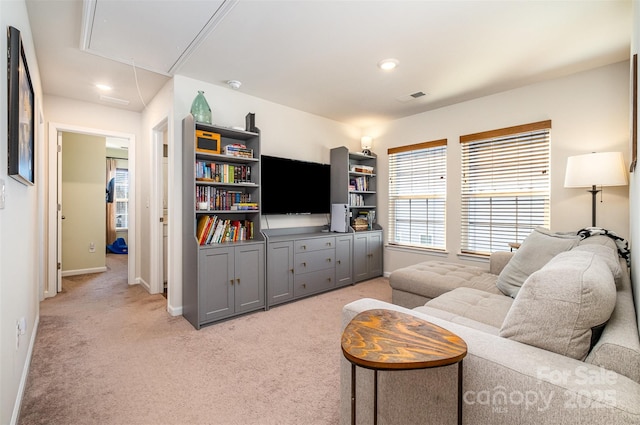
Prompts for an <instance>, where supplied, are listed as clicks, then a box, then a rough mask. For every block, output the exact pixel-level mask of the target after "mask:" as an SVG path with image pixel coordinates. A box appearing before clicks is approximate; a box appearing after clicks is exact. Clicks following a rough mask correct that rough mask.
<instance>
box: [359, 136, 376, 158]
mask: <svg viewBox="0 0 640 425" xmlns="http://www.w3.org/2000/svg"><path fill="white" fill-rule="evenodd" d="M372 146H373V137H371V136H362V137H361V138H360V147H361V148H362V153H363V154H365V155H371V147H372Z"/></svg>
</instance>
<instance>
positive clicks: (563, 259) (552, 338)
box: [500, 250, 616, 360]
mask: <svg viewBox="0 0 640 425" xmlns="http://www.w3.org/2000/svg"><path fill="white" fill-rule="evenodd" d="M615 303H616V287H615V283H614V281H613V275H612V274H611V271H610V270H609V267H608V266H607V265H606V264H605V262H604V261H603V260H602V259H601V258H600V257H599V256H598V255H597V254H595V253H593V252H586V251H575V250H573V251H570V252H563V253H560V254H558V255H557V256H556V257H554V258H553V259H552V260H551V261H549V263H548V264H547V265H546V266H544V267H543V268H542V269H541V270H538V271H537V272H535V273H533V274H532V275H531V276H530V277H529V278H528V279H527V281H526V282H525V283H524V285H523V286H522V288H521V289H520V292H519V293H518V296H517V297H516V299H515V300H514V301H513V305H512V306H511V309H510V310H509V312H508V313H507V316H506V317H505V320H504V323H503V324H502V328H501V329H500V336H502V337H505V338H510V339H513V340H516V341H519V342H522V343H524V344H529V345H533V346H535V347H539V348H542V349H545V350H548V351H553V352H555V353H558V354H562V355H564V356H568V357H572V358H574V359H578V360H583V359H584V358H585V357H586V356H587V353H588V352H589V346H590V342H591V335H592V330H591V328H593V327H596V326H598V325H600V324H602V323H605V322H606V321H607V320H609V317H610V316H611V313H612V312H613V309H614V307H615Z"/></svg>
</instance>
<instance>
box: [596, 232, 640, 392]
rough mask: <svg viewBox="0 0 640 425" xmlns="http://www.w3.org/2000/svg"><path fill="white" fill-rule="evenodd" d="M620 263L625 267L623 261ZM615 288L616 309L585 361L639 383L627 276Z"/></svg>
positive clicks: (638, 347) (639, 345)
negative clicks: (616, 288) (616, 289)
mask: <svg viewBox="0 0 640 425" xmlns="http://www.w3.org/2000/svg"><path fill="white" fill-rule="evenodd" d="M589 239H591V238H589ZM620 262H621V263H622V266H624V265H625V264H626V262H625V260H624V259H621V260H620ZM617 285H618V291H617V293H616V294H617V296H616V307H615V309H614V310H613V313H612V314H611V317H610V318H609V321H608V322H607V326H605V328H604V331H603V332H602V336H601V337H600V339H599V340H598V342H597V343H596V345H595V346H594V347H593V349H592V350H591V351H590V352H589V355H588V356H587V358H586V359H585V362H586V363H591V364H594V365H597V366H600V367H604V368H605V369H608V370H612V371H614V372H616V373H619V374H621V375H624V376H626V377H627V378H629V379H633V380H634V381H635V382H637V383H640V340H639V339H638V326H637V324H636V323H637V322H636V311H635V308H634V305H633V293H632V290H631V280H630V279H629V273H627V272H626V271H625V272H623V273H622V276H621V278H620V281H619V283H617Z"/></svg>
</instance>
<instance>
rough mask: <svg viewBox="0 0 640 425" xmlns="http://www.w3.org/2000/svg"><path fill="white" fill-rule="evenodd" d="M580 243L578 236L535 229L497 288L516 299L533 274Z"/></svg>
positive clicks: (506, 269) (499, 278)
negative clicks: (558, 255)
mask: <svg viewBox="0 0 640 425" xmlns="http://www.w3.org/2000/svg"><path fill="white" fill-rule="evenodd" d="M579 241H580V237H579V236H578V235H572V234H566V233H551V232H549V230H547V229H544V228H542V227H538V228H536V229H534V230H533V232H531V233H530V234H529V236H527V237H526V238H525V240H524V241H523V242H522V245H520V248H518V250H517V251H516V253H515V255H514V256H513V258H511V260H510V261H509V263H508V264H507V265H506V266H505V267H504V269H503V270H502V272H501V273H500V275H498V279H497V281H496V286H497V287H498V289H500V290H501V291H502V292H503V293H504V294H505V295H509V296H510V297H515V296H516V295H517V294H518V291H519V290H520V287H521V286H522V284H523V283H524V281H525V280H527V278H528V277H529V276H530V275H531V273H533V272H535V271H537V270H540V269H541V268H542V267H543V266H544V265H545V264H547V263H548V262H549V260H551V259H552V258H553V257H555V256H556V254H559V253H561V252H564V251H569V250H570V249H571V248H573V247H574V246H576V244H577V243H578V242H579Z"/></svg>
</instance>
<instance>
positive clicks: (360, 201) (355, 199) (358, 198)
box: [349, 193, 365, 207]
mask: <svg viewBox="0 0 640 425" xmlns="http://www.w3.org/2000/svg"><path fill="white" fill-rule="evenodd" d="M349 205H350V206H352V207H363V206H365V203H364V196H362V195H359V194H357V193H350V194H349Z"/></svg>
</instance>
